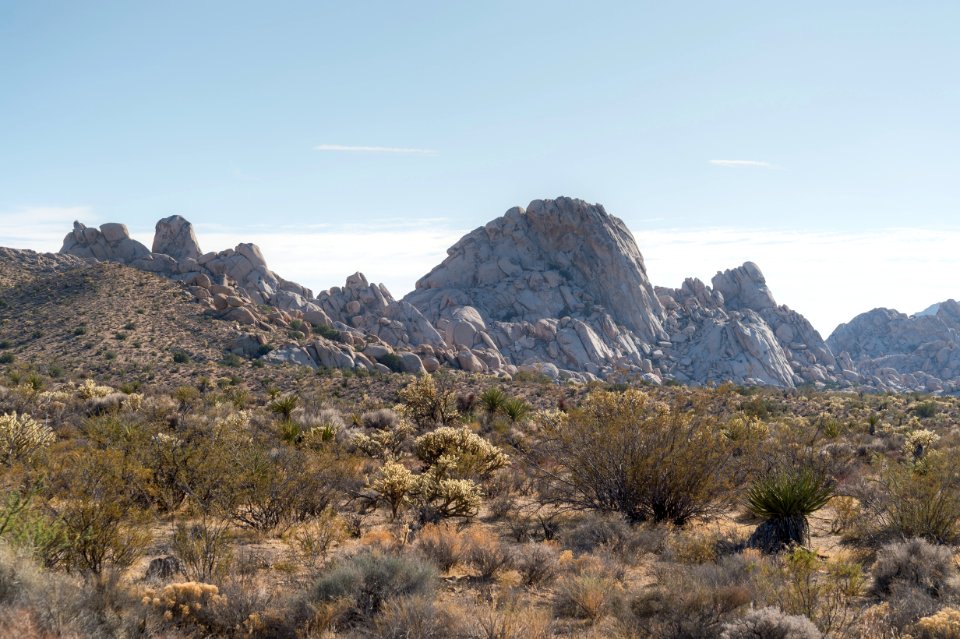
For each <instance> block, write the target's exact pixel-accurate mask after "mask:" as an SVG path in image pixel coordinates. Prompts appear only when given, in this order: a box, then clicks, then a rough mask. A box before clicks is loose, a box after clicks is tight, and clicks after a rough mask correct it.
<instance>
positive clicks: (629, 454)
mask: <svg viewBox="0 0 960 639" xmlns="http://www.w3.org/2000/svg"><path fill="white" fill-rule="evenodd" d="M522 452H523V453H524V455H525V459H526V460H527V462H528V464H529V465H530V467H531V468H532V470H533V472H534V474H535V476H536V477H537V479H538V480H539V481H540V482H541V485H542V486H543V488H544V491H543V492H544V497H545V499H546V500H547V501H548V502H553V503H556V504H560V505H565V506H571V507H574V508H581V509H591V510H598V511H601V512H611V513H619V514H620V515H622V516H623V517H624V518H626V519H627V521H629V522H631V523H636V522H641V521H654V522H672V523H674V524H677V525H683V524H685V523H686V522H687V521H689V520H690V519H691V518H693V517H698V516H702V515H707V514H710V513H713V512H716V511H717V508H718V506H719V505H720V503H721V502H722V501H724V499H725V498H726V497H727V496H728V494H729V489H730V486H729V480H730V477H731V473H730V464H731V460H732V452H733V447H732V445H731V443H730V441H729V439H728V438H727V437H725V436H724V435H723V433H722V431H721V429H720V428H719V426H718V424H717V421H716V419H714V418H713V417H711V416H710V414H709V412H708V411H707V410H706V408H705V407H703V406H698V405H696V404H694V405H693V406H691V407H689V408H686V409H680V408H679V407H675V408H671V407H670V406H668V405H666V404H663V403H661V402H656V401H652V400H651V399H650V398H649V397H648V395H646V394H645V393H643V392H641V391H638V390H633V389H630V390H626V391H624V392H622V393H615V392H608V391H597V392H594V393H591V394H590V395H589V396H587V398H586V399H585V400H584V401H583V404H582V406H581V407H580V408H578V409H576V410H574V411H572V412H571V413H569V414H557V415H555V416H554V419H553V420H552V421H547V423H545V424H543V425H542V427H541V431H540V441H539V442H538V444H537V446H536V447H533V446H530V447H526V448H524V449H522Z"/></svg>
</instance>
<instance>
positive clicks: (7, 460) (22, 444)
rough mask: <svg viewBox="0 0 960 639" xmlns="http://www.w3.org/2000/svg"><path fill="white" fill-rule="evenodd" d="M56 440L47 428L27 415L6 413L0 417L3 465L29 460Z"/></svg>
mask: <svg viewBox="0 0 960 639" xmlns="http://www.w3.org/2000/svg"><path fill="white" fill-rule="evenodd" d="M56 439H57V436H56V435H55V434H54V432H53V430H52V429H51V428H50V427H49V426H45V425H43V424H41V423H40V422H38V421H37V420H35V419H33V418H32V417H30V416H29V415H26V414H24V415H17V414H16V413H7V414H5V415H3V416H0V460H2V461H3V463H4V464H7V465H9V464H11V463H13V462H14V461H17V460H23V461H25V460H29V459H30V458H31V457H33V456H34V455H35V454H36V453H37V452H38V451H40V450H41V449H43V448H46V447H47V446H49V445H50V444H52V443H53V442H54V441H56Z"/></svg>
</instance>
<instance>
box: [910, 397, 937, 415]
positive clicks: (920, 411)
mask: <svg viewBox="0 0 960 639" xmlns="http://www.w3.org/2000/svg"><path fill="white" fill-rule="evenodd" d="M938 410H939V408H938V406H937V403H936V402H935V401H933V400H929V401H925V402H920V403H919V404H917V405H916V406H914V407H913V414H914V415H916V416H917V417H919V418H921V419H929V418H930V417H933V416H934V415H936V414H937V412H938Z"/></svg>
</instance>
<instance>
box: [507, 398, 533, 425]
mask: <svg viewBox="0 0 960 639" xmlns="http://www.w3.org/2000/svg"><path fill="white" fill-rule="evenodd" d="M503 412H504V413H506V415H507V417H509V418H510V421H511V422H513V423H519V422H522V421H523V420H524V419H525V418H526V417H527V415H528V414H529V413H530V405H529V404H527V402H525V401H523V400H522V399H520V398H519V397H511V398H509V399H507V400H506V401H504V402H503Z"/></svg>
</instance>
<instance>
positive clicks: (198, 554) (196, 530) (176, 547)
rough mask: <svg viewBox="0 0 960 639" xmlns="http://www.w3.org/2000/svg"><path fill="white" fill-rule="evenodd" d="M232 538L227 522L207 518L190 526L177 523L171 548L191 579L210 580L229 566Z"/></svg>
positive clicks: (231, 556) (221, 573)
mask: <svg viewBox="0 0 960 639" xmlns="http://www.w3.org/2000/svg"><path fill="white" fill-rule="evenodd" d="M229 535H230V527H229V525H228V523H227V522H226V521H224V520H220V519H214V518H209V517H205V518H203V519H201V520H200V521H198V522H196V523H193V524H190V525H187V524H184V523H182V522H181V523H178V524H177V528H176V531H175V532H174V534H173V540H172V543H171V547H172V549H173V553H174V555H175V556H176V557H177V559H179V560H180V563H181V564H182V565H183V568H184V573H186V575H187V576H188V577H190V578H191V579H194V580H195V581H207V580H209V579H212V578H214V577H218V576H221V575H223V574H224V572H226V570H227V568H228V567H229V565H230V561H231V560H232V558H233V553H232V550H231V548H230V537H229Z"/></svg>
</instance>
